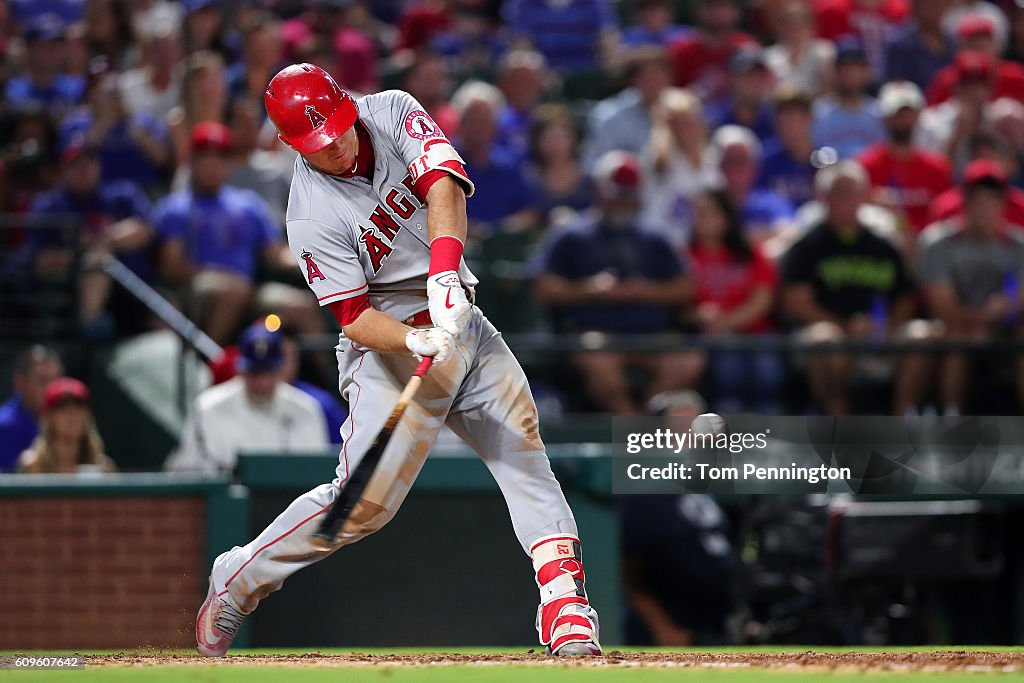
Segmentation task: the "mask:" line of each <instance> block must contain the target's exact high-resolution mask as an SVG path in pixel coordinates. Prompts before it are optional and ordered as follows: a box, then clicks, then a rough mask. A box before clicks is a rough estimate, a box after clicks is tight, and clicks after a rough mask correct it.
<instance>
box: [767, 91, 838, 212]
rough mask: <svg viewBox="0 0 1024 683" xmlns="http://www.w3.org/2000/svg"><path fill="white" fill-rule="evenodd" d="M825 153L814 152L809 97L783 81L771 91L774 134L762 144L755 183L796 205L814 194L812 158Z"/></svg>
mask: <svg viewBox="0 0 1024 683" xmlns="http://www.w3.org/2000/svg"><path fill="white" fill-rule="evenodd" d="M820 156H826V157H827V156H828V155H827V153H816V152H815V150H814V141H813V139H812V138H811V98H810V97H809V96H808V95H807V94H806V93H803V92H801V91H800V90H797V89H795V88H793V87H792V86H789V85H786V84H783V85H781V86H779V88H778V89H777V90H776V92H775V138H774V139H773V140H771V141H770V142H768V144H766V145H765V150H764V160H763V161H762V162H761V179H760V181H759V182H758V185H760V186H761V187H764V188H767V189H769V190H772V191H774V192H776V193H778V194H780V195H782V196H783V197H785V198H786V199H787V200H789V203H790V204H792V205H793V206H794V207H796V208H799V207H801V206H802V205H804V204H805V203H807V202H809V201H811V200H813V199H814V198H815V193H814V174H815V173H816V172H817V169H816V168H815V165H814V163H813V162H815V161H817V162H818V164H819V165H821V161H820V160H819V159H818V157H820Z"/></svg>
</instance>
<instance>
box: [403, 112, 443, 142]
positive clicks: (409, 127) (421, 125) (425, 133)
mask: <svg viewBox="0 0 1024 683" xmlns="http://www.w3.org/2000/svg"><path fill="white" fill-rule="evenodd" d="M405 132H406V133H408V134H409V136H410V137H414V138H416V139H417V140H426V139H428V138H442V137H444V134H443V133H442V132H441V129H440V128H438V127H437V124H436V123H434V119H432V118H430V116H429V115H428V114H427V112H425V111H423V110H421V109H417V110H416V111H412V112H409V115H408V116H406V117H405Z"/></svg>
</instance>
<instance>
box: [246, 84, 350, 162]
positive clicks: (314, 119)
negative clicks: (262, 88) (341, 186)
mask: <svg viewBox="0 0 1024 683" xmlns="http://www.w3.org/2000/svg"><path fill="white" fill-rule="evenodd" d="M263 102H264V104H265V105H266V107H267V114H269V115H270V120H271V121H273V122H274V125H275V126H277V132H278V133H280V134H281V138H282V139H283V140H284V141H285V142H287V143H288V144H289V145H291V146H292V147H294V148H295V149H297V150H298V151H300V152H302V153H303V154H310V153H312V152H316V151H318V150H321V149H323V148H324V147H326V146H327V145H329V144H331V143H332V142H334V141H335V140H337V139H338V138H339V137H341V135H342V134H343V133H344V132H345V131H346V130H348V129H349V128H351V127H352V124H353V123H355V121H356V117H357V116H358V112H357V111H356V103H355V102H354V101H353V100H352V96H351V95H349V94H348V93H347V92H345V91H344V90H342V89H341V88H339V87H338V84H337V83H335V82H334V79H333V78H331V75H330V74H329V73H327V72H326V71H324V70H323V69H321V68H320V67H318V66H313V65H312V64H292V65H291V66H287V67H285V68H283V69H281V70H280V71H279V72H278V73H277V75H276V76H274V77H273V78H272V79H271V80H270V85H268V86H267V92H266V93H264V95H263Z"/></svg>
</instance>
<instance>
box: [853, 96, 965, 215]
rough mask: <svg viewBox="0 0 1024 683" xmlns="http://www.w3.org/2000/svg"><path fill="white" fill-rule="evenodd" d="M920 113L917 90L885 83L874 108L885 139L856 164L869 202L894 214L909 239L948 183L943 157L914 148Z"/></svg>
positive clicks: (921, 99)
mask: <svg viewBox="0 0 1024 683" xmlns="http://www.w3.org/2000/svg"><path fill="white" fill-rule="evenodd" d="M923 107H924V96H923V95H922V94H921V90H920V89H919V88H918V87H917V86H916V85H914V84H913V83H911V82H909V81H896V82H893V83H886V84H885V85H884V86H882V90H881V91H880V92H879V97H878V108H879V112H880V113H881V115H882V118H883V121H884V122H885V131H886V139H885V140H884V141H883V142H879V143H878V144H876V145H873V146H872V147H869V148H868V149H866V150H865V151H864V152H863V153H862V154H861V155H860V157H859V158H858V160H859V161H860V163H861V166H863V167H864V170H865V171H867V172H868V178H870V181H871V195H872V200H873V201H874V202H875V203H877V204H881V205H882V206H886V207H888V208H890V209H891V210H893V211H894V212H895V213H896V215H897V216H898V217H900V218H901V219H902V221H903V223H904V226H905V227H906V228H909V229H910V230H911V231H912V232H913V233H914V234H916V233H918V232H920V231H921V230H922V229H923V228H924V227H925V225H927V224H928V206H929V204H930V203H931V201H932V200H933V199H934V198H935V197H936V196H938V195H939V194H941V193H942V192H944V191H945V190H946V189H947V188H948V187H949V186H950V185H951V184H952V182H953V175H952V174H953V169H952V167H951V165H950V163H949V160H947V159H946V158H945V157H943V156H942V155H941V154H939V153H937V152H933V151H931V150H928V149H924V148H922V147H919V146H918V145H916V144H914V128H915V126H916V125H917V119H918V115H919V114H920V112H921V109H922V108H923Z"/></svg>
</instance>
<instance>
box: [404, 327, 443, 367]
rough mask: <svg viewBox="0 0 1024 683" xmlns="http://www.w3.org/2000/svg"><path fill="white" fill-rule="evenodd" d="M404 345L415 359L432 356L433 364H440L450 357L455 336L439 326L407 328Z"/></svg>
mask: <svg viewBox="0 0 1024 683" xmlns="http://www.w3.org/2000/svg"><path fill="white" fill-rule="evenodd" d="M405 347H406V348H407V349H409V350H410V351H412V353H413V355H415V356H416V359H417V360H423V358H424V357H425V356H432V357H433V358H434V365H441V364H443V363H444V362H445V361H446V360H448V359H449V358H450V357H451V355H452V349H454V348H455V337H453V336H452V335H451V333H450V332H448V331H447V330H442V329H441V328H440V327H429V328H427V329H425V330H409V332H408V333H407V334H406V335H405Z"/></svg>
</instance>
